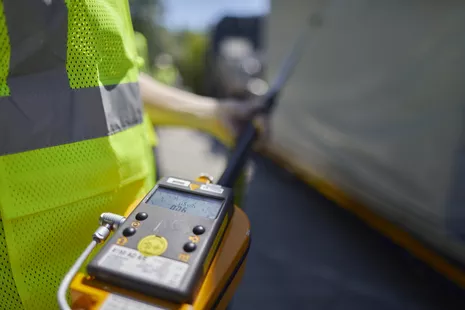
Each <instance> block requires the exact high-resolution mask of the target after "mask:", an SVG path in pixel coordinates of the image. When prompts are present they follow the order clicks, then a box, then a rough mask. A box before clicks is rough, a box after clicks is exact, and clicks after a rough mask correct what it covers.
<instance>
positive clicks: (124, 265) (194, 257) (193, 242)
mask: <svg viewBox="0 0 465 310" xmlns="http://www.w3.org/2000/svg"><path fill="white" fill-rule="evenodd" d="M233 211H234V206H233V197H232V191H231V189H229V188H224V187H221V186H219V185H215V184H204V183H200V182H193V181H187V180H182V179H178V178H173V177H168V178H163V179H162V180H160V181H159V182H158V183H157V184H156V186H155V187H154V188H153V189H152V190H151V191H150V193H149V194H148V195H147V196H146V197H145V198H144V199H143V200H142V201H141V203H140V204H139V205H138V206H137V207H136V208H135V209H134V211H133V212H132V213H131V214H130V215H129V216H128V217H127V219H126V220H125V222H124V223H123V224H122V225H121V226H120V227H119V228H118V229H117V230H116V231H115V233H114V234H113V236H112V237H111V238H110V239H109V241H107V242H106V243H105V245H104V246H103V247H102V249H101V250H100V251H99V253H98V254H97V255H96V256H95V257H94V259H93V260H92V261H91V262H90V264H88V266H87V271H88V273H89V275H91V276H93V277H95V278H96V279H97V280H100V281H103V282H107V283H110V284H113V285H116V286H119V287H122V288H126V289H129V290H133V291H137V292H140V293H143V294H146V295H149V296H152V297H156V298H160V299H163V300H167V301H172V302H175V303H192V302H193V301H194V299H195V296H196V295H197V292H198V291H199V289H200V287H201V284H202V281H203V278H204V276H205V275H206V273H207V271H208V269H209V267H210V264H211V262H212V260H213V258H214V256H215V254H216V251H217V249H218V246H219V244H220V242H221V239H222V238H223V235H224V232H225V230H226V227H227V225H228V223H229V221H230V219H231V217H232V213H233Z"/></svg>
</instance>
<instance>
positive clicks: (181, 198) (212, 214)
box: [147, 187, 223, 219]
mask: <svg viewBox="0 0 465 310" xmlns="http://www.w3.org/2000/svg"><path fill="white" fill-rule="evenodd" d="M147 203H148V204H150V205H154V206H157V207H160V208H166V209H170V210H173V211H177V212H182V213H188V214H192V215H195V216H201V217H206V218H209V219H215V218H216V216H217V215H218V213H219V211H220V209H221V205H222V204H223V200H222V199H215V198H210V197H204V196H200V195H195V194H190V193H186V192H181V191H175V190H171V189H167V188H163V187H159V188H158V189H157V190H156V191H155V193H153V195H152V196H151V197H150V198H149V200H148V201H147Z"/></svg>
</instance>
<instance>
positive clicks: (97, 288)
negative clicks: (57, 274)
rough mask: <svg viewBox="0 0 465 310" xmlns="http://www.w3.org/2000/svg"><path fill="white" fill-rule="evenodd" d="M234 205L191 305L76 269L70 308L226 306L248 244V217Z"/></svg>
mask: <svg viewBox="0 0 465 310" xmlns="http://www.w3.org/2000/svg"><path fill="white" fill-rule="evenodd" d="M197 181H200V182H204V183H209V180H208V179H207V178H205V177H199V178H198V179H197ZM137 205H138V202H136V203H134V204H133V205H132V206H130V207H129V208H128V209H127V211H126V214H125V215H124V216H128V215H129V214H130V213H131V212H132V211H133V209H134V208H135V207H136V206H137ZM234 208H235V210H234V215H233V217H232V219H231V222H230V224H229V225H228V228H227V229H226V232H225V235H224V238H223V241H222V243H221V244H220V247H219V249H218V252H217V254H216V256H215V258H214V259H213V262H212V265H211V267H210V269H209V271H208V273H207V275H206V278H205V280H204V282H203V284H202V287H201V289H200V292H199V293H198V295H197V298H196V299H195V301H194V303H193V304H192V305H189V304H174V303H171V302H166V301H164V300H160V299H156V298H152V297H148V296H145V295H143V294H140V293H137V292H133V291H130V290H126V289H122V288H119V287H116V286H114V285H109V284H107V283H104V282H101V281H98V280H96V279H94V278H92V277H90V276H88V275H87V274H84V273H78V274H77V275H76V276H75V278H74V279H73V281H72V283H71V286H70V292H71V308H72V309H73V310H104V309H114V310H116V309H117V306H118V305H119V306H121V305H123V304H124V306H125V308H124V309H141V308H143V309H144V310H159V309H170V310H174V309H176V310H187V309H199V310H203V309H226V307H227V306H228V304H229V303H230V301H231V299H232V297H233V295H234V292H235V291H236V288H237V286H238V284H239V282H240V281H241V279H242V275H243V273H244V269H245V264H246V259H247V253H248V250H249V247H250V223H249V219H248V217H247V215H246V214H245V213H244V211H242V210H241V209H240V208H238V207H237V206H235V207H234ZM116 304H118V305H116ZM115 306H116V308H115Z"/></svg>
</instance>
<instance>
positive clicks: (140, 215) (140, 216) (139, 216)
mask: <svg viewBox="0 0 465 310" xmlns="http://www.w3.org/2000/svg"><path fill="white" fill-rule="evenodd" d="M148 217H149V215H148V214H147V213H145V212H139V213H137V214H136V220H138V221H143V220H145V219H147V218H148Z"/></svg>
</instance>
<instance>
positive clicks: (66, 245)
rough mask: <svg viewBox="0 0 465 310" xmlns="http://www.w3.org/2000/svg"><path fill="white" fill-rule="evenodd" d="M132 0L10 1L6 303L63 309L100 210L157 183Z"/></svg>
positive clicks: (3, 68)
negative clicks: (59, 299) (70, 276)
mask: <svg viewBox="0 0 465 310" xmlns="http://www.w3.org/2000/svg"><path fill="white" fill-rule="evenodd" d="M136 63H137V55H136V49H135V46H134V34H133V31H132V25H131V20H130V15H129V9H128V5H127V3H126V1H123V0H87V1H80V0H75V1H73V0H69V1H64V0H51V1H50V0H48V1H45V0H5V1H2V2H0V211H1V220H0V287H1V289H0V309H14V310H17V309H57V308H58V306H57V303H56V297H55V296H56V292H57V289H58V286H59V283H60V281H61V279H62V278H63V276H64V275H65V273H66V272H67V270H68V269H69V267H70V266H71V265H72V263H73V262H74V260H75V259H76V258H77V257H78V256H79V254H80V253H81V251H82V250H83V249H84V248H85V247H86V245H87V244H88V243H89V241H90V240H91V235H92V233H93V231H94V230H95V229H96V227H97V225H98V218H99V215H100V213H102V212H106V211H108V212H115V213H120V214H122V213H123V212H124V210H125V209H126V208H127V206H128V205H129V204H130V203H131V202H133V201H134V200H135V199H137V198H139V197H141V196H142V195H143V194H144V193H146V192H147V191H148V190H149V189H150V188H151V186H152V185H153V180H154V177H153V175H154V174H153V173H154V167H153V158H152V154H153V153H152V146H153V142H154V140H153V136H152V135H151V132H152V131H151V129H150V125H149V124H148V122H147V119H146V118H145V117H144V114H143V111H142V105H141V100H140V97H139V96H140V95H139V89H138V84H137V77H138V69H137V66H136Z"/></svg>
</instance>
